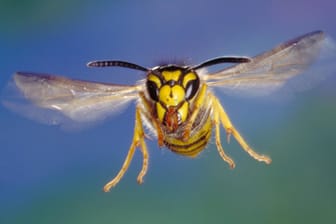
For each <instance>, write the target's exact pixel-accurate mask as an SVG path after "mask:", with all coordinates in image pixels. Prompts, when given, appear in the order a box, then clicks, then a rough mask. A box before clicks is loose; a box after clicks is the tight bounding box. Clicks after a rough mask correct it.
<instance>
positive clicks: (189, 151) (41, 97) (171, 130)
mask: <svg viewBox="0 0 336 224" xmlns="http://www.w3.org/2000/svg"><path fill="white" fill-rule="evenodd" d="M324 40H325V34H324V33H323V32H322V31H315V32H311V33H308V34H305V35H302V36H300V37H297V38H295V39H292V40H289V41H287V42H285V43H283V44H280V45H279V46H277V47H275V48H273V49H272V50H270V51H267V52H264V53H262V54H260V55H257V56H255V57H251V58H249V57H217V58H213V59H210V60H207V61H204V62H202V63H200V64H197V65H191V66H188V65H179V64H166V65H160V66H156V67H153V68H147V67H143V66H140V65H137V64H134V63H130V62H126V61H118V60H106V61H93V62H89V63H88V64H87V65H88V66H89V67H108V66H118V67H124V68H129V69H134V70H139V71H141V72H144V73H145V76H146V78H145V79H143V80H140V81H139V82H138V83H137V84H135V85H116V84H110V83H98V82H88V81H81V80H73V79H68V78H65V77H60V76H53V75H47V74H37V73H26V72H17V73H16V74H15V75H14V77H13V79H14V83H15V85H16V88H17V89H18V90H19V92H21V93H22V94H23V96H24V98H26V99H28V100H29V101H31V102H32V103H33V105H35V106H37V107H40V108H43V109H47V110H51V111H54V112H55V111H56V112H58V113H60V114H62V115H63V116H64V117H67V118H69V119H70V120H73V121H75V122H87V121H94V120H97V119H99V118H102V117H106V116H107V115H110V114H113V113H114V112H115V111H116V110H117V109H118V107H119V106H122V105H123V104H125V103H127V102H130V101H136V110H135V126H134V132H133V140H132V143H131V146H130V148H129V150H128V154H127V156H126V159H125V161H124V163H123V165H122V167H121V169H120V171H119V172H118V174H117V175H116V176H115V177H114V178H113V179H112V180H111V181H109V182H108V183H107V184H106V185H105V186H104V191H106V192H107V191H109V190H110V189H111V188H112V187H114V186H115V185H116V184H117V183H118V182H119V181H120V180H121V178H122V177H123V175H124V174H125V172H126V171H127V169H128V167H129V165H130V163H131V160H132V158H133V155H134V153H135V150H136V149H137V148H139V149H140V151H141V152H142V155H143V162H142V169H141V171H140V173H139V175H138V177H137V181H138V183H142V182H143V178H144V176H145V174H146V172H147V168H148V157H149V156H148V151H147V146H146V143H145V138H146V136H147V135H146V134H145V132H144V126H146V127H148V129H149V130H150V132H151V133H152V134H153V135H154V136H156V138H157V141H158V145H159V146H160V147H163V146H165V147H167V148H168V149H170V150H171V151H173V152H175V153H177V154H180V155H184V156H188V157H195V156H197V155H198V154H199V153H200V152H201V151H202V150H203V149H204V148H205V147H206V145H207V144H208V142H209V140H210V137H211V135H212V132H214V136H215V143H216V146H217V150H218V153H219V155H220V156H221V158H222V159H223V160H224V161H225V162H227V163H228V164H229V166H230V167H231V168H234V167H235V163H234V161H233V160H232V158H231V157H230V156H229V155H227V154H226V152H225V151H224V149H223V147H222V143H221V138H220V128H221V125H222V126H223V128H224V130H225V132H226V135H227V141H229V140H230V136H233V137H234V138H235V139H236V140H237V142H238V143H239V144H240V146H241V147H242V148H243V149H244V150H245V151H246V152H247V153H248V154H249V155H250V156H251V157H253V158H254V159H256V160H257V161H260V162H264V163H266V164H270V163H271V159H270V158H269V157H268V156H266V155H262V154H258V153H257V152H255V151H254V150H253V149H252V148H251V147H250V146H249V145H248V144H247V142H246V141H245V140H244V138H243V137H242V136H241V135H240V133H239V132H238V131H237V129H236V128H235V126H234V125H233V124H232V122H231V120H230V118H229V116H228V115H227V113H226V112H225V110H224V108H223V106H222V105H221V102H220V100H219V99H218V98H217V97H216V96H215V95H214V93H213V91H212V90H211V89H212V88H223V89H234V90H235V91H249V90H250V89H258V88H260V89H263V90H266V91H267V92H270V91H273V90H275V89H277V88H279V87H281V86H283V85H284V84H285V82H286V81H287V80H288V79H290V78H292V77H294V76H296V75H299V74H301V73H302V72H303V71H304V70H305V69H306V68H307V67H308V66H309V65H310V64H311V63H312V62H313V61H314V59H315V58H316V57H317V56H318V55H319V51H320V49H321V46H322V44H323V42H324ZM222 63H236V65H233V66H230V67H227V68H225V69H223V70H220V71H217V72H214V73H209V72H206V70H205V68H207V67H209V66H213V65H218V64H222ZM8 105H10V104H8ZM9 107H10V106H9ZM53 123H55V124H56V123H58V121H57V120H55V121H54V122H53Z"/></svg>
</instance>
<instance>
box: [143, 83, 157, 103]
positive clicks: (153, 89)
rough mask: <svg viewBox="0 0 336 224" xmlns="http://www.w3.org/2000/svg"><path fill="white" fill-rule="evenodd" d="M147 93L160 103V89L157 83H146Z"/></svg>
mask: <svg viewBox="0 0 336 224" xmlns="http://www.w3.org/2000/svg"><path fill="white" fill-rule="evenodd" d="M146 86H147V91H148V93H149V96H150V98H151V99H152V100H154V101H159V88H158V87H157V85H156V83H155V82H153V81H150V80H147V82H146Z"/></svg>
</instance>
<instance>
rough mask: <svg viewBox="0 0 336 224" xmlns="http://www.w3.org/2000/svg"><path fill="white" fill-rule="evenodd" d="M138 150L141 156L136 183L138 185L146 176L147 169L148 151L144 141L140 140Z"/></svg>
mask: <svg viewBox="0 0 336 224" xmlns="http://www.w3.org/2000/svg"><path fill="white" fill-rule="evenodd" d="M140 149H141V152H142V155H143V160H142V169H141V171H140V173H139V175H138V178H137V181H138V183H139V184H142V183H143V177H144V176H145V175H146V173H147V169H148V151H147V146H146V143H145V140H144V139H142V140H141V143H140Z"/></svg>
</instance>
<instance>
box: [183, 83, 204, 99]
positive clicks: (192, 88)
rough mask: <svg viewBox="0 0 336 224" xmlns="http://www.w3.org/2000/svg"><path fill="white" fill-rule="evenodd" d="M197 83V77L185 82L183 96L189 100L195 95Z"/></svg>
mask: <svg viewBox="0 0 336 224" xmlns="http://www.w3.org/2000/svg"><path fill="white" fill-rule="evenodd" d="M199 84H200V83H199V79H193V80H191V81H189V82H188V83H187V86H186V90H185V98H186V99H187V100H190V99H192V98H193V97H194V96H195V94H196V93H197V90H198V88H199Z"/></svg>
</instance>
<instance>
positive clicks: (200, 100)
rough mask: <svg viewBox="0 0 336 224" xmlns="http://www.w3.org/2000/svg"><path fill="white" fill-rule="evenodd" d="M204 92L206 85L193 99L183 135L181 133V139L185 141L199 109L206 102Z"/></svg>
mask: <svg viewBox="0 0 336 224" xmlns="http://www.w3.org/2000/svg"><path fill="white" fill-rule="evenodd" d="M206 92H207V85H206V84H203V85H202V87H201V89H200V91H199V93H198V96H197V98H196V99H195V102H194V105H193V108H192V109H193V111H192V113H191V115H190V117H189V119H188V121H187V123H186V126H185V129H184V133H183V139H184V140H187V139H188V138H189V135H190V131H191V128H192V124H193V123H194V122H195V120H196V117H197V115H198V112H199V110H200V109H201V106H202V104H204V102H205V100H206V98H205V97H206Z"/></svg>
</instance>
